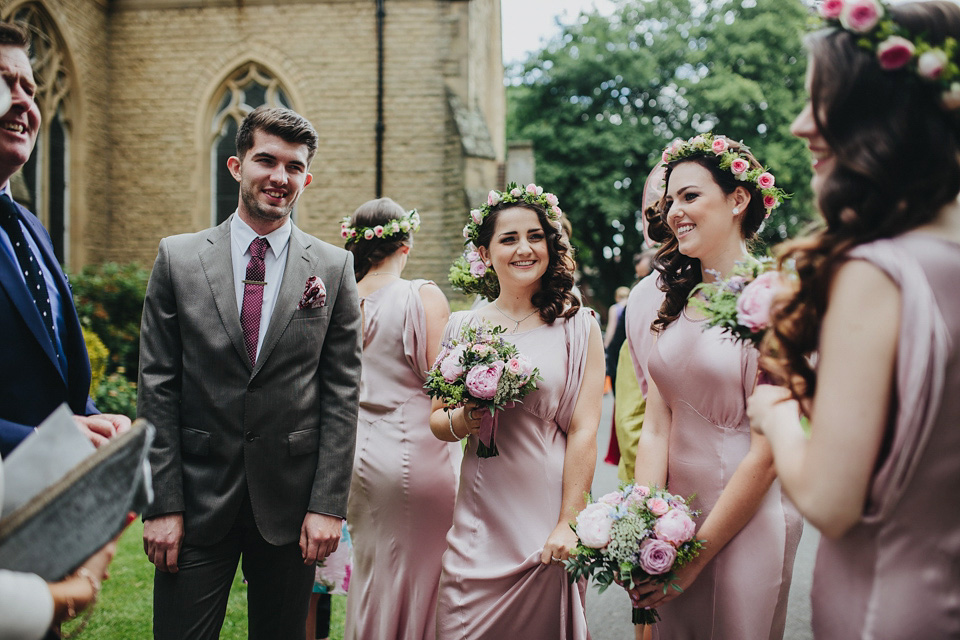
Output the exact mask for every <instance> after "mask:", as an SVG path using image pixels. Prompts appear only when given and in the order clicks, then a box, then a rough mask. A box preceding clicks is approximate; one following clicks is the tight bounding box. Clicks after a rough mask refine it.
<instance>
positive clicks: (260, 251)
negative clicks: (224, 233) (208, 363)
mask: <svg viewBox="0 0 960 640" xmlns="http://www.w3.org/2000/svg"><path fill="white" fill-rule="evenodd" d="M268 246H269V245H268V243H267V239H266V238H254V240H253V242H251V243H250V262H248V263H247V277H246V278H244V280H243V305H242V306H241V307H240V326H241V327H243V342H244V343H245V344H246V346H247V355H248V356H250V364H254V363H255V362H256V361H257V341H258V339H259V338H260V314H261V313H262V312H263V288H264V287H265V286H266V284H267V283H266V282H264V281H263V278H264V274H265V273H266V266H265V265H264V263H263V256H265V255H266V254H267V247H268Z"/></svg>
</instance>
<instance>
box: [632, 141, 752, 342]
mask: <svg viewBox="0 0 960 640" xmlns="http://www.w3.org/2000/svg"><path fill="white" fill-rule="evenodd" d="M728 143H729V149H730V150H731V151H736V152H738V153H739V154H740V155H741V156H742V157H744V158H746V159H747V160H748V161H749V162H750V168H751V169H755V168H761V167H762V165H761V164H760V163H759V162H758V161H757V159H756V158H755V157H754V156H753V154H752V153H750V151H749V150H747V148H746V147H744V146H743V145H741V144H739V143H737V142H735V141H733V140H728ZM687 162H693V163H696V164H698V165H700V166H701V167H703V168H704V169H706V170H707V171H709V172H710V175H711V176H712V177H713V181H714V182H715V183H716V184H717V186H718V187H720V190H721V191H723V192H724V193H725V194H726V195H730V194H731V193H733V192H734V191H735V190H736V189H737V187H743V188H744V189H746V190H747V191H749V192H750V203H749V204H748V205H747V208H746V210H745V211H744V212H743V213H742V214H741V217H740V233H741V235H742V236H743V237H744V239H745V240H747V242H753V241H755V240H756V236H757V231H758V230H759V229H760V225H761V224H763V219H764V217H765V216H766V214H767V210H766V209H765V208H764V206H763V194H761V193H760V190H759V188H758V187H757V185H756V184H755V183H753V182H751V181H749V180H738V179H737V177H736V176H735V175H733V173H732V172H731V171H730V170H729V169H721V168H720V156H718V155H715V154H714V153H712V152H709V151H708V152H705V153H702V154H697V155H692V156H688V157H686V158H682V159H680V160H676V161H674V162H670V163H668V164H667V170H666V173H665V180H666V185H667V187H669V186H670V176H671V175H672V174H673V170H674V169H676V168H677V167H678V166H679V165H681V164H684V163H687ZM665 191H666V190H665ZM658 212H659V215H660V219H659V220H657V224H654V223H653V220H650V222H651V224H650V228H649V229H648V230H647V233H648V234H649V235H650V239H651V240H655V241H660V242H662V243H663V244H661V245H660V249H659V250H658V251H657V255H656V256H655V257H654V259H653V268H654V269H655V270H657V271H658V272H659V273H660V279H659V281H658V282H657V284H658V286H659V287H660V290H661V291H663V292H664V293H665V294H666V296H665V297H664V300H663V305H662V306H661V307H660V311H658V312H657V319H656V320H654V321H653V323H652V324H651V325H650V328H651V329H652V330H653V331H654V332H655V333H660V332H661V331H663V330H664V329H666V328H667V326H669V324H670V323H671V322H673V321H674V320H676V319H677V318H678V317H679V316H680V314H681V313H682V312H683V308H684V307H685V306H686V305H687V299H688V298H689V297H690V292H691V291H693V288H694V287H696V286H697V285H698V284H700V282H701V281H702V280H703V274H702V273H701V271H700V260H699V259H697V258H691V257H689V256H685V255H683V254H682V253H680V245H679V243H678V242H677V238H676V237H675V236H674V235H673V232H672V231H671V230H670V227H669V226H668V225H667V224H666V217H667V214H668V213H669V212H670V210H669V203H668V202H667V201H666V193H664V196H663V198H662V199H661V200H660V204H659V206H658ZM727 215H729V213H727ZM648 219H649V218H648Z"/></svg>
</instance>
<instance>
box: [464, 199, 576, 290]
mask: <svg viewBox="0 0 960 640" xmlns="http://www.w3.org/2000/svg"><path fill="white" fill-rule="evenodd" d="M518 202H526V203H528V204H536V205H539V206H541V207H543V208H544V209H545V210H546V212H547V218H548V219H549V220H550V223H551V224H553V226H554V227H555V228H556V229H557V231H558V232H559V231H560V230H561V229H562V226H561V224H560V220H561V218H562V217H563V210H562V209H561V208H560V199H559V198H557V196H555V195H554V194H552V193H546V192H544V190H543V187H541V186H538V185H536V184H533V183H530V184H528V185H527V186H526V187H522V186H520V185H519V184H517V183H516V182H511V183H510V184H508V185H507V189H506V191H497V190H492V191H490V192H489V193H488V194H487V199H486V201H485V202H483V203H481V204H480V205H478V206H477V207H476V208H474V209H471V210H470V219H469V220H468V221H467V224H466V225H465V226H464V227H463V237H464V242H463V244H464V251H463V255H462V256H460V257H459V258H457V260H456V261H455V262H454V263H453V265H452V266H451V267H450V274H449V276H448V278H449V280H450V284H451V285H452V286H453V288H454V289H457V290H458V291H462V292H464V293H466V294H470V295H472V294H480V295H483V296H485V297H486V298H488V299H490V300H493V299H495V298H496V297H497V295H499V292H500V283H499V281H498V280H497V275H496V274H495V273H494V272H493V271H492V270H491V269H488V268H487V265H485V264H484V263H483V260H482V259H481V258H480V253H479V252H478V251H477V242H478V238H479V236H480V227H481V226H482V225H483V221H484V220H485V219H486V218H487V216H488V215H490V211H492V210H493V208H494V207H496V206H498V205H501V204H512V203H518Z"/></svg>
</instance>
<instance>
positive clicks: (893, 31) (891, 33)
mask: <svg viewBox="0 0 960 640" xmlns="http://www.w3.org/2000/svg"><path fill="white" fill-rule="evenodd" d="M819 14H820V18H821V19H822V21H823V24H825V25H826V26H827V27H830V28H834V29H838V30H842V31H849V32H850V33H852V34H853V35H854V36H856V38H857V44H858V45H859V46H860V47H861V48H862V49H864V50H866V51H868V52H871V53H873V54H874V55H875V56H876V58H877V62H878V64H879V65H880V68H881V69H883V70H884V71H900V70H904V71H907V72H909V73H912V74H914V75H916V76H917V77H918V78H920V80H922V81H924V82H929V83H932V84H935V85H939V89H940V95H941V102H942V104H943V106H944V108H945V109H947V110H952V109H957V108H960V66H958V60H960V59H958V55H960V49H958V46H957V41H956V39H954V38H947V39H946V40H944V42H943V44H941V45H939V46H934V45H931V44H930V43H928V42H927V41H926V40H925V39H924V38H923V35H916V34H912V33H910V32H909V31H907V30H906V29H904V28H903V27H902V26H900V25H899V24H897V23H896V22H895V21H894V20H893V18H892V17H891V16H890V13H889V11H887V7H886V5H885V4H884V3H883V2H880V0H826V1H825V2H822V3H821V4H820V7H819Z"/></svg>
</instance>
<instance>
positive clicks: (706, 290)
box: [691, 258, 786, 347]
mask: <svg viewBox="0 0 960 640" xmlns="http://www.w3.org/2000/svg"><path fill="white" fill-rule="evenodd" d="M773 266H774V263H773V260H772V259H770V258H760V259H755V258H750V259H748V260H747V261H746V262H738V263H737V265H736V267H734V270H733V274H732V275H731V276H730V277H729V278H727V279H726V280H724V279H723V278H722V277H720V275H719V274H715V275H716V276H717V279H716V281H714V282H701V283H700V284H698V285H697V286H696V288H694V290H693V293H692V294H691V302H692V303H693V305H694V306H695V307H696V308H697V309H699V310H700V311H701V312H702V313H703V314H704V315H705V316H707V322H706V326H707V327H720V329H722V330H723V331H724V332H726V333H728V334H730V335H731V336H732V337H733V339H734V340H737V341H740V342H746V343H749V344H751V345H752V346H755V347H759V346H760V341H761V340H763V336H764V334H765V333H766V331H767V327H768V326H769V324H770V307H771V305H772V304H773V300H774V298H775V297H776V295H777V293H778V292H779V291H780V290H781V289H782V288H783V287H785V286H786V279H785V276H784V274H782V273H781V272H779V271H775V270H774V268H773Z"/></svg>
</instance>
